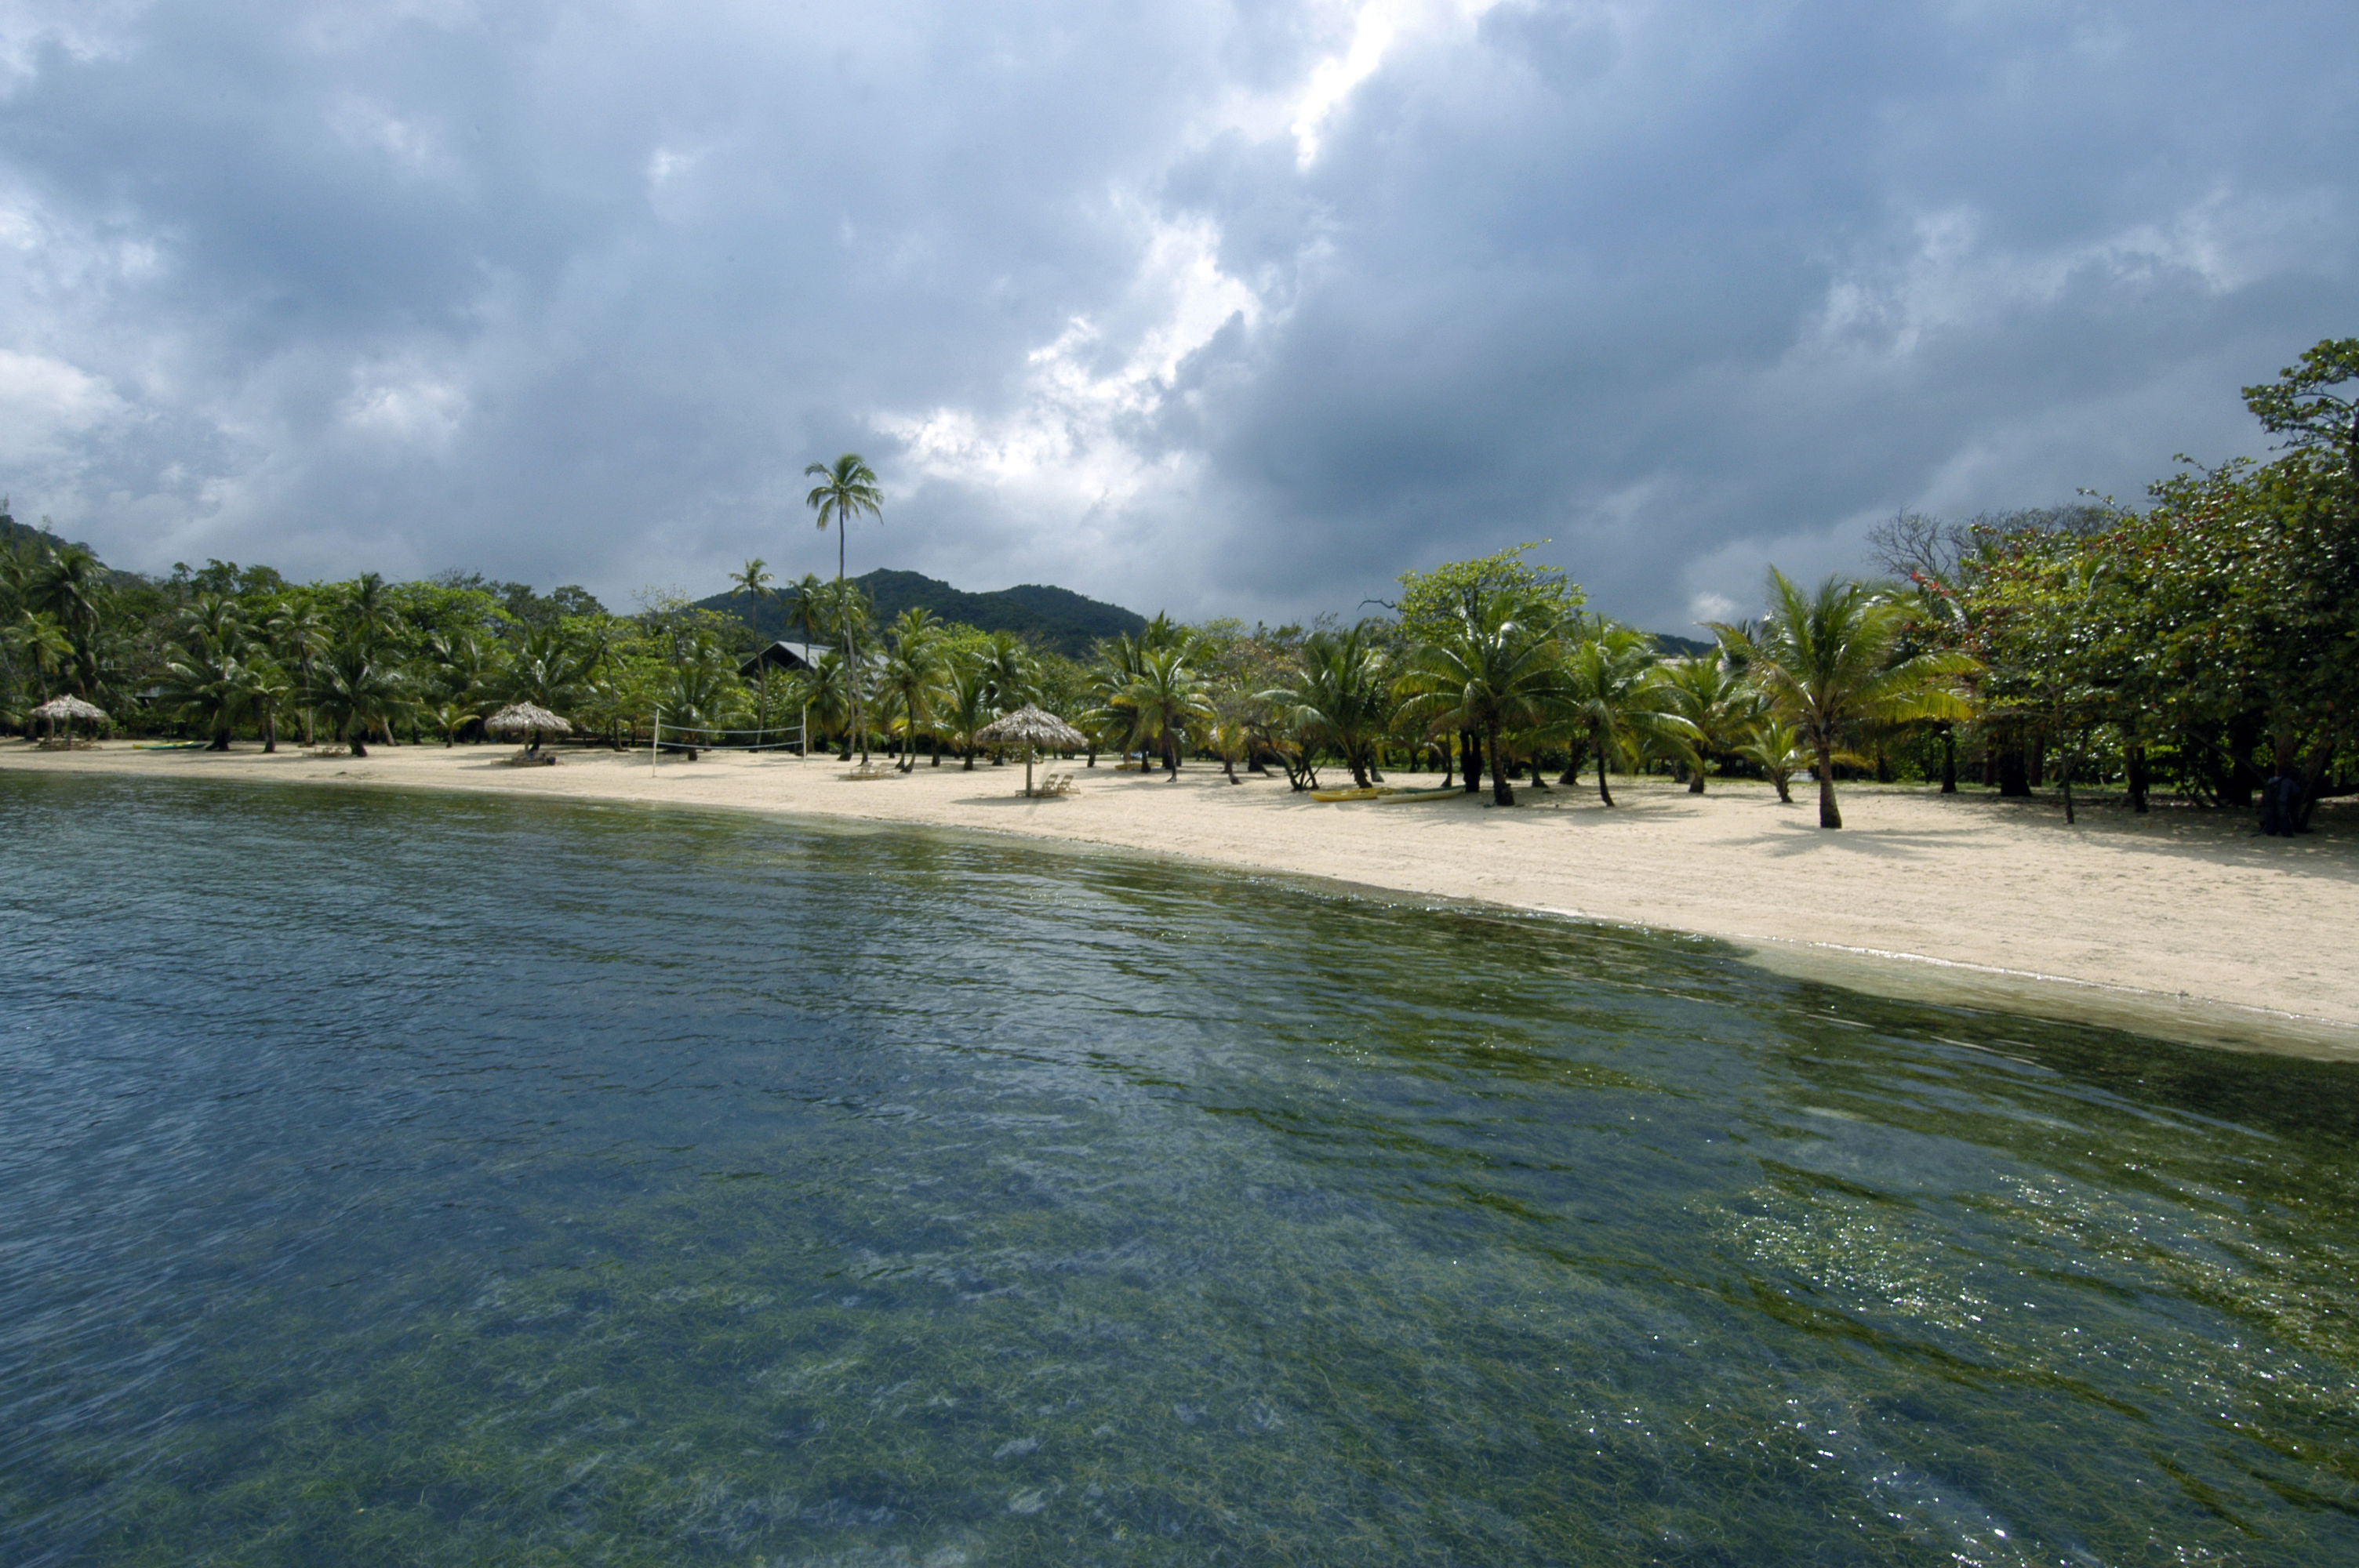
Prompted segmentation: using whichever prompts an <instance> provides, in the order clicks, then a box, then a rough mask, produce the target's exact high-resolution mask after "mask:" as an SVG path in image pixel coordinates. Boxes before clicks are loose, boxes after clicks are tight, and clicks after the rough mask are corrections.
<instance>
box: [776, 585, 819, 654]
mask: <svg viewBox="0 0 2359 1568" xmlns="http://www.w3.org/2000/svg"><path fill="white" fill-rule="evenodd" d="M784 591H785V592H787V593H788V594H791V595H792V596H793V597H794V601H795V607H794V610H793V611H792V614H793V615H794V618H795V624H796V625H798V626H799V627H801V628H802V629H803V646H804V647H806V648H808V647H810V645H811V644H812V643H816V642H818V641H819V633H820V628H821V627H822V626H824V625H826V624H828V620H827V584H825V583H823V582H821V581H820V579H819V574H818V573H817V572H805V573H803V575H802V576H801V577H799V578H797V579H795V586H794V587H792V588H790V589H785V590H784Z"/></svg>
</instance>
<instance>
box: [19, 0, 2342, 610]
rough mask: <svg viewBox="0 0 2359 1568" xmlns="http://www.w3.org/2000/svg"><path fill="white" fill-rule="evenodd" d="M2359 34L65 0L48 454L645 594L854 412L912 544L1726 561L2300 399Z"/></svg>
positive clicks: (1612, 566)
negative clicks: (2254, 396) (2267, 403)
mask: <svg viewBox="0 0 2359 1568" xmlns="http://www.w3.org/2000/svg"><path fill="white" fill-rule="evenodd" d="M1478 13H1479V14H1478ZM1355 29H1356V31H1355ZM1355 38H1357V40H1358V41H1357V46H1356V48H1355V43H1354V40H1355ZM2354 44H2359V19H2354V16H2353V15H2351V14H2350V13H2349V11H2348V8H2347V7H2345V6H2340V5H2301V4H2286V5H2257V6H2253V7H2245V8H2242V9H2238V10H2234V11H2229V10H2225V9H2223V8H2221V7H2217V6H2212V5H2196V4H2188V5H2171V4H2147V5H2136V6H2132V5H2054V4H2049V5H2011V4H1954V5H1943V6H1932V5H1920V6H1908V5H1832V4H1815V5H1813V4H1794V5H1779V6H1753V5H1635V4H1601V5H1518V4H1514V3H1513V0H1509V3H1507V4H1502V5H1496V6H1494V7H1491V8H1488V9H1487V10H1485V9H1483V8H1482V7H1480V6H1473V7H1461V6H1457V5H1449V4H1443V3H1440V0H1433V3H1422V0H1397V3H1396V0H1376V3H1375V4H1372V5H1306V6H1287V5H1270V6H1256V7H1248V8H1238V9H1235V10H1231V9H1226V8H1223V7H1219V6H1212V5H1203V6H1179V5H1167V6H1157V7H1140V8H1136V9H1131V10H1123V9H1118V8H1114V7H1107V6H1104V5H1088V4H1071V5H1056V4H1046V3H1044V4H1038V5H1003V6H994V7H978V6H954V5H917V4H910V5H870V6H862V7H856V8H854V7H821V6H804V7H781V6H775V5H743V6H717V7H715V6H707V7H694V8H688V7H669V8H656V7H641V6H632V5H499V6H483V7H477V6H474V5H467V4H462V3H458V0H448V3H440V0H438V3H428V4H413V5H408V6H406V7H405V6H399V5H357V4H354V5H328V4H291V3H290V4H280V5H244V6H224V5H219V4H211V5H185V4H183V5H170V4H166V5H148V6H125V7H122V8H119V9H112V10H110V9H106V8H103V7H91V6H82V7H77V8H73V9H63V8H60V9H59V10H58V11H56V12H55V13H53V14H52V13H44V12H42V11H40V10H39V9H38V7H34V8H29V9H25V10H23V11H21V13H20V14H19V15H18V16H16V18H15V19H14V20H12V21H9V22H7V23H5V24H0V58H7V59H11V60H12V61H13V70H8V71H7V72H6V73H5V75H0V81H5V83H6V85H5V97H0V302H5V306H6V309H5V316H0V319H5V322H6V323H7V325H6V326H5V328H0V470H5V480H0V486H5V488H6V489H8V490H10V491H12V492H14V493H15V495H16V500H17V503H18V508H19V510H20V512H38V511H48V512H50V513H52V514H57V515H58V517H59V519H60V524H61V525H63V526H66V527H67V528H68V529H69V531H71V532H75V533H78V534H82V535H87V536H90V537H92V539H93V540H94V541H95V542H97V543H99V544H101V545H102V546H103V547H104V548H105V549H106V550H107V551H108V553H109V554H110V555H112V556H114V557H117V558H120V559H123V560H125V561H127V562H130V563H132V564H136V565H141V566H147V567H158V566H163V565H166V564H168V562H169V561H171V560H172V559H175V558H189V559H194V558H200V557H204V556H209V555H219V556H226V557H237V558H244V559H269V560H276V561H279V562H281V563H284V564H285V565H287V566H288V567H289V568H293V569H296V570H299V571H307V572H308V571H316V572H345V571H350V570H353V569H357V568H362V567H364V566H376V567H380V568H385V569H388V570H394V571H419V570H430V569H433V568H437V567H440V566H444V565H451V564H465V565H469V566H476V567H481V568H484V569H486V570H490V571H493V572H496V573H500V574H503V575H514V576H521V577H527V578H531V579H536V580H538V581H541V582H544V583H547V582H550V581H554V580H558V579H576V580H582V581H586V582H589V583H591V584H592V586H593V587H596V588H597V589H600V590H601V591H602V592H604V593H606V594H607V595H609V596H610V597H614V598H617V599H620V598H625V597H626V596H627V593H628V591H629V590H630V589H632V588H634V587H635V586H637V585H640V584H643V583H659V584H676V585H679V586H682V587H688V588H691V589H697V590H699V591H704V590H707V589H711V588H712V587H714V586H717V581H718V577H719V574H720V572H721V571H722V569H723V568H725V567H727V566H729V565H731V564H734V561H736V560H737V559H740V558H742V557H745V556H747V555H753V554H761V555H764V556H766V557H769V558H770V559H771V560H772V562H773V563H774V564H777V565H783V566H786V567H788V568H791V569H795V570H801V569H807V568H814V567H818V566H820V565H821V559H822V557H823V556H827V557H832V549H829V548H827V547H826V546H824V544H823V542H822V541H821V540H820V539H819V538H818V537H817V536H816V535H813V534H812V532H811V531H810V527H809V525H808V523H807V522H806V521H805V520H804V518H803V515H802V513H801V509H800V507H799V504H798V497H799V492H800V489H801V483H800V481H799V472H800V470H801V467H802V465H803V464H804V463H805V462H806V461H808V460H810V459H812V458H815V457H823V456H827V455H831V454H832V452H833V451H835V450H837V449H842V448H843V447H847V446H850V447H857V448H859V449H863V450H864V451H867V452H868V453H869V454H870V455H871V457H872V458H873V459H874V460H876V462H877V464H878V466H879V468H880V469H881V470H884V472H885V474H886V480H887V481H888V486H889V487H890V505H889V507H888V514H887V521H886V525H885V527H884V529H883V531H882V532H881V533H876V534H872V535H867V536H864V537H863V538H861V539H859V540H858V541H857V542H856V545H855V560H856V561H857V557H858V556H859V555H861V554H866V555H867V556H868V557H869V561H868V564H875V563H876V562H879V561H889V562H891V563H892V564H896V565H906V566H911V567H915V568H919V569H925V570H930V571H934V572H936V573H937V574H939V575H946V576H951V577H952V578H954V579H957V580H960V581H961V582H962V583H964V584H967V585H969V586H974V587H994V586H1000V585H1002V584H1004V583H1006V582H1009V581H1014V580H1019V579H1033V580H1050V581H1061V582H1065V583H1068V584H1070V585H1071V586H1074V587H1078V588H1082V589H1085V590H1088V591H1093V592H1097V593H1101V594H1103V595H1106V596H1108V597H1113V598H1116V599H1119V600H1124V601H1125V602H1131V603H1134V604H1140V605H1144V606H1147V607H1150V608H1151V607H1153V606H1155V605H1157V604H1159V603H1166V602H1168V603H1170V604H1171V605H1173V606H1174V607H1175V608H1178V609H1180V610H1182V611H1205V612H1212V611H1221V610H1224V609H1236V610H1242V611H1245V612H1247V613H1255V612H1267V613H1273V614H1279V613H1298V612H1300V611H1307V610H1313V609H1319V608H1335V609H1348V608H1349V606H1350V605H1351V604H1352V603H1353V601H1354V600H1357V599H1359V598H1360V597H1361V596H1362V595H1364V594H1369V593H1375V592H1379V591H1381V590H1382V589H1384V587H1385V586H1386V583H1387V582H1388V580H1389V579H1390V577H1391V575H1392V573H1393V572H1394V571H1396V570H1397V569H1399V568H1401V567H1403V566H1407V565H1411V564H1421V563H1425V562H1430V561H1432V560H1437V559H1440V558H1444V557H1448V556H1450V555H1452V554H1462V553H1466V552H1468V551H1472V550H1475V549H1487V548H1494V547H1496V546H1499V545H1502V544H1506V543H1510V542H1513V541H1516V540H1518V539H1525V538H1533V537H1538V536H1542V535H1546V536H1549V537H1551V538H1552V539H1553V540H1554V541H1555V543H1554V544H1553V545H1552V546H1550V548H1549V553H1550V554H1551V555H1552V556H1553V557H1555V558H1557V559H1560V560H1561V561H1562V562H1563V563H1564V564H1566V565H1568V566H1570V567H1571V568H1573V569H1574V571H1575V572H1576V574H1577V575H1579V576H1581V577H1582V579H1584V580H1587V581H1588V582H1589V583H1590V584H1591V585H1592V587H1593V591H1594V594H1595V597H1596V598H1597V600H1598V601H1599V602H1600V603H1602V604H1603V605H1604V606H1605V607H1607V608H1610V609H1613V610H1614V611H1619V612H1622V613H1625V614H1629V615H1632V616H1634V617H1636V618H1639V619H1642V620H1647V621H1650V622H1654V623H1656V624H1659V625H1663V626H1666V627H1670V626H1674V625H1677V624H1680V623H1682V622H1686V621H1687V620H1689V619H1690V616H1691V615H1692V614H1693V613H1695V612H1696V611H1697V610H1698V609H1699V608H1700V607H1717V606H1719V605H1720V604H1722V603H1723V602H1725V603H1727V604H1730V605H1738V604H1741V602H1742V601H1743V600H1745V599H1746V598H1747V597H1748V596H1749V595H1750V594H1751V592H1752V591H1753V589H1754V585H1755V584H1756V582H1757V580H1758V577H1759V572H1760V568H1761V565H1762V564H1763V562H1764V561H1766V560H1767V559H1772V558H1774V559H1777V560H1778V561H1780V562H1781V563H1784V564H1787V565H1788V566H1789V567H1791V568H1798V569H1802V570H1819V569H1825V568H1832V567H1835V566H1841V565H1846V564H1850V563H1851V562H1852V561H1853V560H1854V558H1855V556H1856V548H1857V543H1858V539H1859V536H1860V535H1861V533H1862V532H1863V531H1864V527H1865V526H1866V525H1867V524H1868V523H1869V522H1871V521H1872V520H1873V519H1874V518H1875V516H1877V515H1878V514H1886V513H1888V512H1890V511H1891V510H1893V509H1895V508H1897V507H1899V506H1904V505H1908V506H1920V507H1928V508H1933V509H1939V510H1945V511H1950V512H1971V511H1973V510H1975V509H1977V508H1981V507H1987V506H2001V505H2008V504H2028V503H2044V502H2049V501H2053V500H2056V499H2059V498H2060V497H2064V496H2069V495H2070V494H2071V492H2072V490H2073V489H2074V487H2075V486H2078V485H2084V484H2085V485H2091V486H2094V487H2097V488H2100V489H2104V490H2111V491H2114V492H2119V493H2121V494H2123V495H2124V496H2125V497H2128V496H2134V495H2135V494H2136V491H2137V489H2138V487H2139V486H2140V485H2141V484H2142V483H2143V482H2144V481H2145V480H2147V479H2148V478H2150V477H2153V476H2155V475H2156V474H2157V473H2158V471H2160V470H2162V469H2163V468H2165V467H2166V466H2167V464H2168V461H2169V454H2170V453H2171V452H2173V451H2175V450H2180V449H2185V450H2190V451H2194V452H2197V453H2200V454H2203V455H2206V456H2224V455H2226V454H2227V453H2228V452H2230V451H2232V450H2237V449H2252V447H2253V446H2254V444H2255V438H2254V437H2253V436H2252V434H2251V432H2250V430H2249V427H2248V424H2247V422H2246V421H2245V419H2244V418H2243V416H2242V414H2241V411H2240V410H2239V408H2238V407H2237V406H2236V401H2235V387H2236V386H2237V385H2238V384H2241V383H2243V382H2245V381H2251V380H2256V379H2259V378H2261V377H2263V376H2265V375H2267V373H2270V372H2271V371H2273V370H2274V369H2275V368H2276V366H2277V365H2278V364H2280V363H2283V362H2286V361H2288V359H2290V358H2291V356H2292V355H2293V354H2294V353H2295V352H2297V351H2299V349H2300V348H2301V347H2303V346H2305V345H2306V344H2307V343H2309V342H2310V341H2314V340H2315V339H2317V338H2319V337H2321V336H2325V335H2329V334H2336V335H2342V334H2347V333H2349V332H2352V331H2354V330H2359V323H2354V319H2352V317H2353V313H2354V312H2353V305H2354V281H2359V243H2354V232H2353V221H2352V218H2351V197H2352V194H2353V191H2352V178H2351V176H2350V174H2349V173H2348V172H2347V168H2346V164H2347V157H2346V156H2345V149H2347V148H2348V146H2350V145H2352V140H2353V134H2354V131H2359V101H2355V100H2354V89H2353V87H2352V86H2351V85H2350V81H2349V73H2348V71H2347V70H2344V69H2343V64H2344V62H2347V60H2348V59H2351V58H2352V56H2353V46H2354ZM855 569H858V567H857V564H856V565H855Z"/></svg>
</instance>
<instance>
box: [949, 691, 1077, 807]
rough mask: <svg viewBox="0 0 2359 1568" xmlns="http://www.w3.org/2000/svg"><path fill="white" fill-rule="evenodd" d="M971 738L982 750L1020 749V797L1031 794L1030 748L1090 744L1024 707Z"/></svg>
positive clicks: (1057, 721)
mask: <svg viewBox="0 0 2359 1568" xmlns="http://www.w3.org/2000/svg"><path fill="white" fill-rule="evenodd" d="M974 738H975V739H976V740H977V741H980V742H982V743H983V744H984V745H986V746H1021V747H1023V748H1024V793H1025V794H1026V795H1030V794H1031V793H1032V748H1033V747H1035V746H1064V747H1068V748H1071V749H1075V750H1078V749H1079V748H1081V747H1083V746H1086V745H1088V744H1089V743H1090V739H1089V737H1088V736H1086V735H1084V734H1082V732H1081V731H1080V730H1076V729H1074V728H1073V727H1072V726H1071V725H1070V724H1068V723H1066V722H1065V721H1064V720H1063V719H1060V718H1058V717H1057V716H1056V715H1055V714H1053V713H1043V712H1041V711H1040V710H1039V709H1038V708H1035V707H1033V706H1032V705H1031V704H1030V703H1028V702H1027V703H1026V704H1025V705H1024V706H1023V707H1021V708H1017V709H1016V711H1015V712H1013V713H1010V714H1008V715H1006V717H1004V718H1000V719H993V720H992V721H991V722H990V723H988V724H986V725H984V727H983V728H982V729H980V730H976V731H975V732H974Z"/></svg>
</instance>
